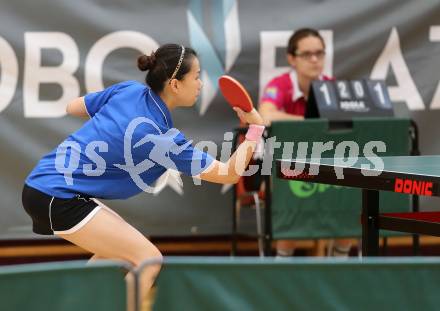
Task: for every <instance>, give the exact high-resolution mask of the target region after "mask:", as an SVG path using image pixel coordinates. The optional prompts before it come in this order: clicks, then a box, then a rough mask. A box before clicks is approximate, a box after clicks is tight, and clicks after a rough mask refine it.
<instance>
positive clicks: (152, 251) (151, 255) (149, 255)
mask: <svg viewBox="0 0 440 311" xmlns="http://www.w3.org/2000/svg"><path fill="white" fill-rule="evenodd" d="M147 261H153V262H154V264H153V265H152V266H155V267H157V268H156V269H157V270H160V268H161V266H162V261H163V255H162V253H161V252H160V250H159V249H158V248H157V247H155V246H153V247H152V246H149V247H147V248H145V249H144V250H142V251H141V252H139V253H138V254H137V255H136V257H135V259H134V260H133V263H134V265H135V266H140V265H141V264H142V263H144V262H147Z"/></svg>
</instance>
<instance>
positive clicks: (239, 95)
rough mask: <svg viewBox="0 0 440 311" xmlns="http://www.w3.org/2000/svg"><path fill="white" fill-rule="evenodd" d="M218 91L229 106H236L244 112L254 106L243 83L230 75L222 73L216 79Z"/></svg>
mask: <svg viewBox="0 0 440 311" xmlns="http://www.w3.org/2000/svg"><path fill="white" fill-rule="evenodd" d="M218 85H219V87H220V92H221V93H222V95H223V97H224V98H225V99H226V101H227V102H228V104H229V105H231V107H238V108H240V109H241V110H243V111H244V112H250V111H251V110H252V109H253V108H254V106H253V104H252V99H251V97H250V96H249V94H248V92H247V91H246V89H245V88H244V87H243V85H242V84H241V83H240V82H238V81H237V80H235V79H234V78H232V77H231V76H227V75H223V76H221V77H220V78H219V79H218Z"/></svg>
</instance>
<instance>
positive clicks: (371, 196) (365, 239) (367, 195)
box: [362, 189, 379, 256]
mask: <svg viewBox="0 0 440 311" xmlns="http://www.w3.org/2000/svg"><path fill="white" fill-rule="evenodd" d="M378 219H379V191H377V190H368V189H362V253H363V254H364V256H378V255H379V227H378Z"/></svg>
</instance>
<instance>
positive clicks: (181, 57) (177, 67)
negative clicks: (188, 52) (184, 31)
mask: <svg viewBox="0 0 440 311" xmlns="http://www.w3.org/2000/svg"><path fill="white" fill-rule="evenodd" d="M184 55H185V47H184V46H183V45H182V53H180V58H179V62H178V63H177V66H176V69H174V72H173V75H172V76H171V78H170V81H171V80H173V79H174V78H175V77H176V75H177V73H178V72H179V69H180V66H181V65H182V62H183V56H184Z"/></svg>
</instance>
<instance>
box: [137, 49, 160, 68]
mask: <svg viewBox="0 0 440 311" xmlns="http://www.w3.org/2000/svg"><path fill="white" fill-rule="evenodd" d="M137 65H138V68H139V70H141V71H147V70H151V69H153V67H154V66H155V65H156V56H155V55H154V53H151V55H150V56H148V55H145V54H144V55H141V56H139V57H138V59H137Z"/></svg>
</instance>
